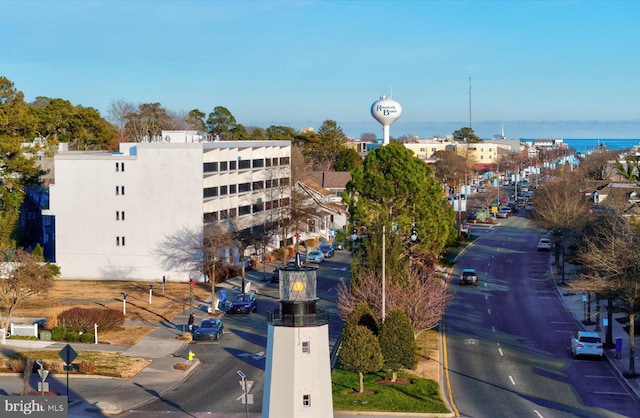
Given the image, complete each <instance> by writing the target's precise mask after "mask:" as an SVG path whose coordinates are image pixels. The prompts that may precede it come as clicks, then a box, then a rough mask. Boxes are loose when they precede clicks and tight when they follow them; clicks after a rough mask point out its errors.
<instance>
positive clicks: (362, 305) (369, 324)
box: [344, 302, 380, 335]
mask: <svg viewBox="0 0 640 418" xmlns="http://www.w3.org/2000/svg"><path fill="white" fill-rule="evenodd" d="M344 322H345V326H347V327H348V326H356V325H362V326H363V327H366V328H367V329H369V330H370V331H371V332H372V333H373V335H378V333H379V331H380V330H379V327H378V321H377V320H376V317H375V315H374V314H373V312H372V311H371V308H370V307H369V305H368V304H367V303H366V302H359V303H357V304H356V306H355V307H354V308H353V310H352V311H351V312H349V313H348V314H347V316H346V318H345V320H344Z"/></svg>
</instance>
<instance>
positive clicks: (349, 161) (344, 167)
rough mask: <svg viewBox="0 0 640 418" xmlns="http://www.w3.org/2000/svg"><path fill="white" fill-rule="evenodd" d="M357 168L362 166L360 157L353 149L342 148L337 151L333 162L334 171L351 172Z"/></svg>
mask: <svg viewBox="0 0 640 418" xmlns="http://www.w3.org/2000/svg"><path fill="white" fill-rule="evenodd" d="M358 166H362V157H360V155H359V154H358V152H357V151H356V150H355V149H353V148H351V147H343V148H342V149H341V150H340V151H338V155H337V156H336V161H335V169H336V171H351V170H353V169H354V168H356V167H358Z"/></svg>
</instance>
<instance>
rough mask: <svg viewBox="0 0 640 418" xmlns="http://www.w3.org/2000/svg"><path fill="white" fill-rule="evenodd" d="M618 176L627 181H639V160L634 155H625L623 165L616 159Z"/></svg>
mask: <svg viewBox="0 0 640 418" xmlns="http://www.w3.org/2000/svg"><path fill="white" fill-rule="evenodd" d="M616 169H617V171H618V174H620V175H621V176H622V177H624V178H625V179H627V180H629V181H640V158H638V157H637V156H635V155H627V156H626V157H625V158H624V163H622V162H621V161H620V160H619V159H616Z"/></svg>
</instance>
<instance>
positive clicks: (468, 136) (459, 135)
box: [453, 127, 482, 143]
mask: <svg viewBox="0 0 640 418" xmlns="http://www.w3.org/2000/svg"><path fill="white" fill-rule="evenodd" d="M453 139H454V141H458V142H468V143H476V142H482V139H480V138H479V137H478V136H477V135H476V134H475V133H474V132H473V129H471V128H469V127H464V128H460V129H459V130H457V131H454V132H453Z"/></svg>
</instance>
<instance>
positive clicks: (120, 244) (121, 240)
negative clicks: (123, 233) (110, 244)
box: [116, 237, 124, 247]
mask: <svg viewBox="0 0 640 418" xmlns="http://www.w3.org/2000/svg"><path fill="white" fill-rule="evenodd" d="M116 245H117V246H118V247H124V237H116Z"/></svg>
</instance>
